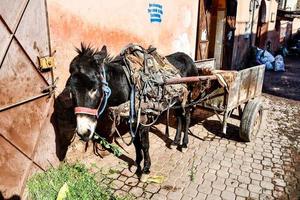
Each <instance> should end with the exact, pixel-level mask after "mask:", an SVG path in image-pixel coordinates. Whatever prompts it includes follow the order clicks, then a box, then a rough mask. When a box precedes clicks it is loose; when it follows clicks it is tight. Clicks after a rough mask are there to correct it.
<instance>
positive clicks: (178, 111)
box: [172, 109, 182, 145]
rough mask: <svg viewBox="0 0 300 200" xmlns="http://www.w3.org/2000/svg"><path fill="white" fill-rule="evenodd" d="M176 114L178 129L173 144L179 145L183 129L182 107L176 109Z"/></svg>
mask: <svg viewBox="0 0 300 200" xmlns="http://www.w3.org/2000/svg"><path fill="white" fill-rule="evenodd" d="M175 115H176V119H177V129H176V135H175V138H174V141H173V143H172V145H179V144H180V140H181V131H182V114H181V109H176V110H175Z"/></svg>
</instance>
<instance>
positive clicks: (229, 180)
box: [225, 178, 239, 187]
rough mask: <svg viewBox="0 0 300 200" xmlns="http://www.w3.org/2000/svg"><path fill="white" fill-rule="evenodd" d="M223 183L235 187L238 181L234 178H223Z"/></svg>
mask: <svg viewBox="0 0 300 200" xmlns="http://www.w3.org/2000/svg"><path fill="white" fill-rule="evenodd" d="M225 184H226V185H227V186H230V187H237V186H238V184H239V182H238V181H237V180H236V179H232V178H228V179H226V180H225Z"/></svg>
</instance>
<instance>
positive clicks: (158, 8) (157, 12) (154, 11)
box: [148, 3, 164, 23]
mask: <svg viewBox="0 0 300 200" xmlns="http://www.w3.org/2000/svg"><path fill="white" fill-rule="evenodd" d="M148 13H149V14H150V22H151V23H161V18H162V15H163V14H164V13H163V6H162V5H161V4H156V3H150V4H149V8H148Z"/></svg>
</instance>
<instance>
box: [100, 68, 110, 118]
mask: <svg viewBox="0 0 300 200" xmlns="http://www.w3.org/2000/svg"><path fill="white" fill-rule="evenodd" d="M102 76H103V80H102V81H101V83H102V91H103V93H104V98H103V101H102V102H101V109H99V110H100V111H98V116H97V117H99V116H100V115H101V114H102V113H103V111H104V110H105V108H106V105H107V100H108V98H109V97H110V95H111V89H110V87H109V86H108V83H107V81H106V74H105V69H104V67H103V70H102Z"/></svg>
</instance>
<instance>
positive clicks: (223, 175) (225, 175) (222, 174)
mask: <svg viewBox="0 0 300 200" xmlns="http://www.w3.org/2000/svg"><path fill="white" fill-rule="evenodd" d="M217 177H221V178H228V177H229V173H228V172H227V171H224V170H218V171H217Z"/></svg>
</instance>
